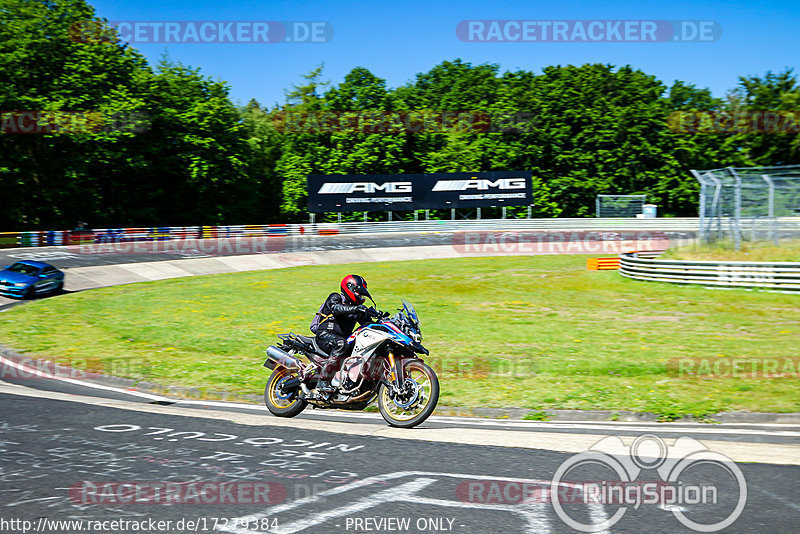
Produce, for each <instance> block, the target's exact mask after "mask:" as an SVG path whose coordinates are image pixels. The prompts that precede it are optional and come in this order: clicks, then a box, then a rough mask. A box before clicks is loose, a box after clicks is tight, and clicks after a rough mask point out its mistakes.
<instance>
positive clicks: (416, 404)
mask: <svg viewBox="0 0 800 534" xmlns="http://www.w3.org/2000/svg"><path fill="white" fill-rule="evenodd" d="M403 370H404V372H405V375H406V381H407V382H408V381H409V380H411V382H410V384H411V385H412V387H413V388H415V390H416V393H415V395H412V398H411V399H409V400H408V401H407V402H403V401H402V400H400V399H395V400H392V398H391V397H390V396H389V388H388V387H386V385H385V384H381V386H380V389H379V390H378V408H379V409H380V411H381V415H382V416H383V419H384V420H385V421H386V422H387V423H389V426H395V427H399V428H413V427H415V426H417V425H418V424H420V423H422V422H423V421H425V420H426V419H427V418H428V417H430V415H431V414H432V413H433V410H434V409H435V408H436V403H437V402H439V379H438V378H437V376H436V373H434V372H433V369H431V368H430V367H428V366H427V365H425V364H424V363H422V362H421V361H419V360H412V361H410V362H408V363H406V364H405V366H404V367H403ZM406 404H408V405H406Z"/></svg>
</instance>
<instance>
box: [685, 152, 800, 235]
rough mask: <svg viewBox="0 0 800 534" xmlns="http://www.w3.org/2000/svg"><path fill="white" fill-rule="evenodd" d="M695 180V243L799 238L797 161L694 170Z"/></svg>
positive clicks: (799, 191) (799, 209) (799, 176)
mask: <svg viewBox="0 0 800 534" xmlns="http://www.w3.org/2000/svg"><path fill="white" fill-rule="evenodd" d="M692 174H693V175H694V176H695V178H697V180H698V181H699V182H700V231H699V236H700V241H702V242H712V241H717V240H721V239H732V240H733V242H734V246H735V248H736V250H739V248H740V247H741V243H742V240H746V241H764V240H770V241H772V242H773V243H774V244H775V245H778V244H779V243H780V240H781V239H782V238H798V237H800V165H783V166H774V167H726V168H724V169H710V170H706V171H698V170H693V171H692Z"/></svg>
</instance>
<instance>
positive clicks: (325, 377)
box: [317, 358, 338, 393]
mask: <svg viewBox="0 0 800 534" xmlns="http://www.w3.org/2000/svg"><path fill="white" fill-rule="evenodd" d="M337 364H338V358H328V360H327V361H326V362H325V365H323V366H322V369H321V370H320V372H319V380H318V381H317V391H319V392H320V393H332V392H333V391H334V388H333V386H332V385H331V378H333V375H335V374H336V368H337V367H338V365H337Z"/></svg>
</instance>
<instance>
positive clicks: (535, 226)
mask: <svg viewBox="0 0 800 534" xmlns="http://www.w3.org/2000/svg"><path fill="white" fill-rule="evenodd" d="M698 221H699V219H698V218H697V217H682V218H666V217H665V218H660V219H659V218H652V219H636V218H631V217H624V218H623V217H619V218H588V217H585V218H575V219H566V218H563V219H562V218H549V219H477V220H476V219H471V220H461V221H453V220H423V221H383V222H344V223H317V224H314V225H311V226H306V228H315V229H317V231H318V232H319V233H321V234H322V233H338V234H361V233H380V232H408V233H420V232H470V231H472V232H492V231H497V232H501V231H502V232H513V231H531V230H632V231H649V230H655V231H658V230H661V231H666V230H675V231H687V232H695V231H697V225H698ZM798 221H800V218H798Z"/></svg>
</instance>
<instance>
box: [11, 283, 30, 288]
mask: <svg viewBox="0 0 800 534" xmlns="http://www.w3.org/2000/svg"><path fill="white" fill-rule="evenodd" d="M27 285H28V284H26V283H25V282H19V283H18V284H14V287H25V286H27Z"/></svg>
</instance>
